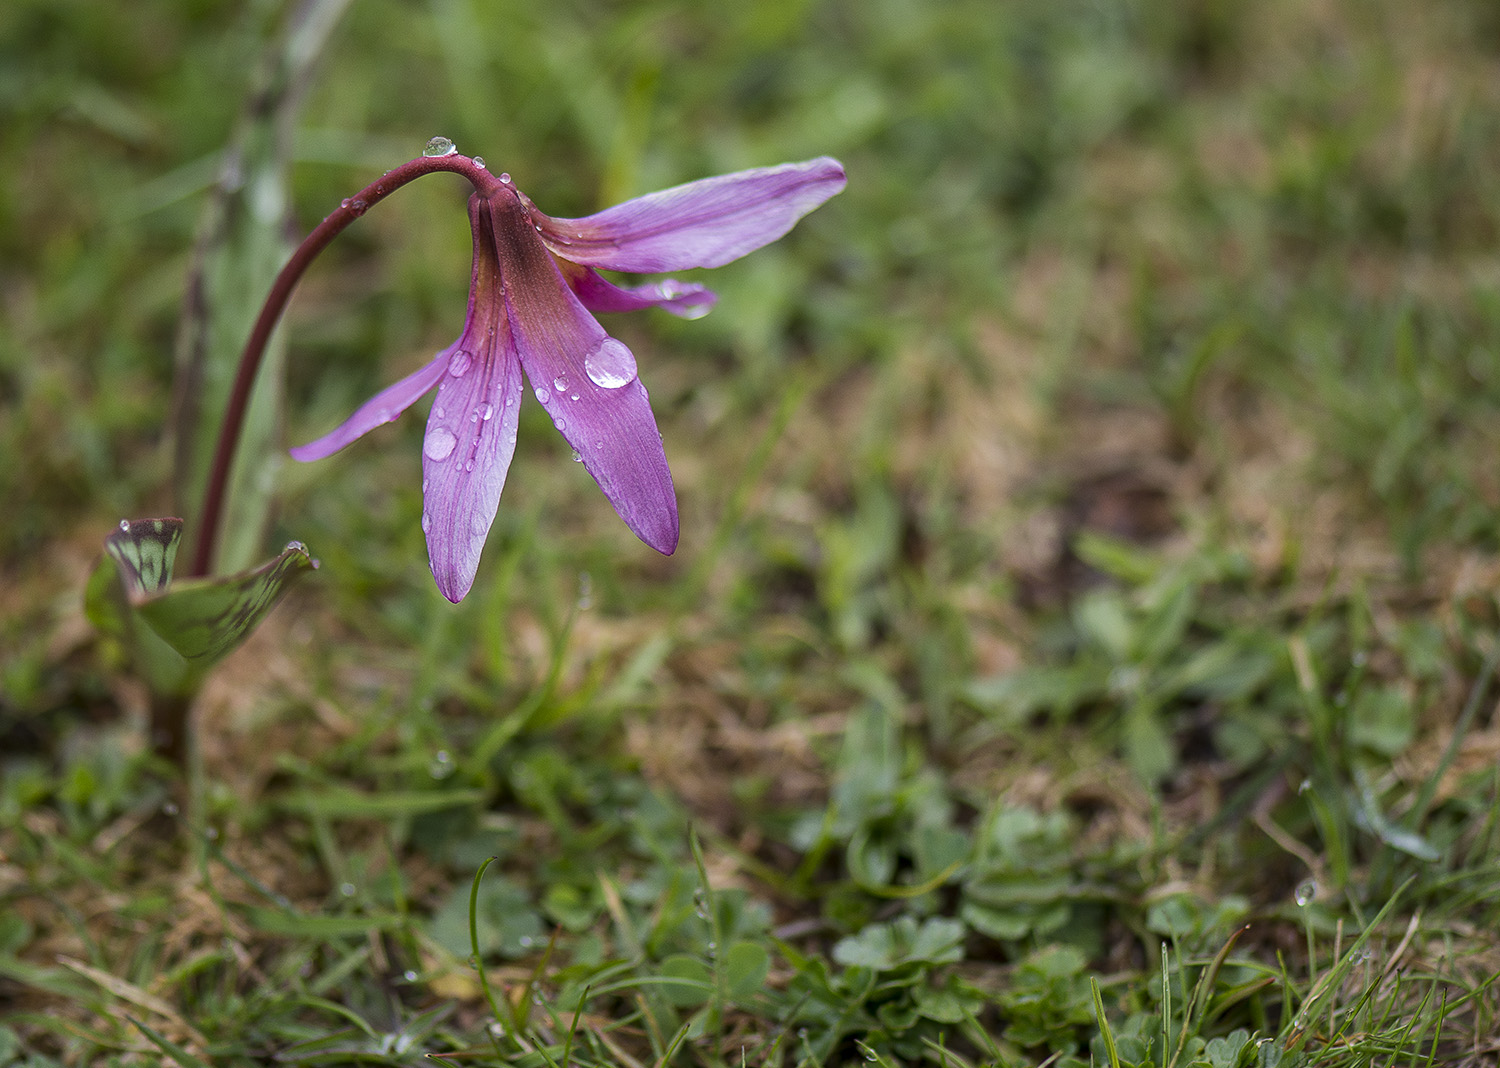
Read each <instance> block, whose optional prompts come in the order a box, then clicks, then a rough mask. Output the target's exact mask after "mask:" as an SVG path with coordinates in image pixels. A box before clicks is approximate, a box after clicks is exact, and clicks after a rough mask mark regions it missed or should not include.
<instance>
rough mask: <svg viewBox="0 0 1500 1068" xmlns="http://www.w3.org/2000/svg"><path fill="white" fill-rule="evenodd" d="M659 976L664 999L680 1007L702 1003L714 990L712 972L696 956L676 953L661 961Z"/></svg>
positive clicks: (687, 1007) (684, 1007)
mask: <svg viewBox="0 0 1500 1068" xmlns="http://www.w3.org/2000/svg"><path fill="white" fill-rule="evenodd" d="M659 974H660V975H661V977H662V978H663V979H665V980H668V982H665V983H663V984H662V993H663V994H664V995H665V997H666V999H667V1000H668V1001H669V1002H671V1003H672V1004H673V1005H676V1006H677V1007H678V1008H680V1009H690V1008H693V1007H694V1006H696V1005H702V1004H703V1003H704V1002H706V1001H707V1000H708V999H709V998H710V997H711V996H712V995H713V992H714V982H713V973H712V972H710V971H709V970H708V965H706V964H704V963H703V962H702V961H701V960H699V959H698V958H696V957H689V956H687V955H686V954H684V953H678V954H675V955H673V956H670V957H668V958H667V959H666V960H664V961H662V962H661V969H660V973H659Z"/></svg>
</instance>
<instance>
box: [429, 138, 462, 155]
mask: <svg viewBox="0 0 1500 1068" xmlns="http://www.w3.org/2000/svg"><path fill="white" fill-rule="evenodd" d="M457 151H458V146H457V145H455V144H454V143H453V142H452V141H451V140H449V139H448V138H446V137H434V138H433V139H432V140H431V141H428V142H427V147H425V148H424V149H422V155H424V156H451V155H453V153H455V152H457Z"/></svg>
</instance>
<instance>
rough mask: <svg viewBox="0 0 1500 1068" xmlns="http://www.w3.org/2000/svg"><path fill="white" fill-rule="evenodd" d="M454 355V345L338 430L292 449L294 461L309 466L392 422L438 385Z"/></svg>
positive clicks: (379, 395)
mask: <svg viewBox="0 0 1500 1068" xmlns="http://www.w3.org/2000/svg"><path fill="white" fill-rule="evenodd" d="M452 353H453V346H449V347H448V348H446V349H444V350H443V351H442V352H440V353H438V354H437V357H436V358H435V359H434V360H433V361H432V362H431V363H429V364H428V365H427V366H426V367H423V368H422V369H421V370H419V371H414V372H412V373H411V374H409V375H407V376H406V377H405V378H403V379H402V380H401V381H399V382H397V383H396V384H394V385H390V386H386V387H385V389H382V390H381V391H380V392H379V393H377V394H375V396H373V397H371V398H370V399H369V400H367V401H365V402H364V403H363V404H361V405H360V406H359V407H358V408H356V409H355V411H354V414H353V415H351V416H350V417H349V418H348V419H345V420H344V421H343V423H341V424H340V425H339V426H338V427H337V429H335V430H333V431H331V432H330V433H327V434H324V435H323V436H322V437H321V438H318V439H317V440H316V441H309V442H308V443H307V444H306V445H298V446H297V447H296V448H294V449H291V450H289V451H290V452H291V454H292V459H294V460H301V461H302V462H304V463H308V462H310V461H312V460H321V459H323V458H324V457H325V456H332V455H333V454H334V453H336V452H338V451H339V450H340V449H342V448H343V447H344V446H345V445H348V444H349V443H350V442H351V441H353V440H354V439H355V438H358V437H360V436H361V435H364V434H368V433H369V432H370V431H371V430H374V429H375V428H376V427H377V426H380V425H381V424H382V423H389V422H391V421H392V420H394V419H395V418H396V417H397V416H398V415H400V414H401V413H402V412H404V411H406V409H408V408H410V407H411V406H412V405H413V404H414V403H416V401H417V400H418V399H419V398H420V397H421V396H422V395H423V394H425V393H427V392H428V391H429V390H430V389H432V387H433V386H434V385H436V384H437V381H438V379H439V378H441V377H442V376H443V371H444V370H446V369H447V367H448V360H449V359H450V358H451V356H452Z"/></svg>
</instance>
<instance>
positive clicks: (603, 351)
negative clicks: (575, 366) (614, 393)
mask: <svg viewBox="0 0 1500 1068" xmlns="http://www.w3.org/2000/svg"><path fill="white" fill-rule="evenodd" d="M583 369H584V371H585V372H587V374H588V376H589V379H590V381H592V382H593V383H594V385H596V386H600V387H602V388H604V389H619V388H620V387H621V386H624V385H628V384H629V383H630V382H631V381H632V380H633V379H634V378H635V357H634V356H632V355H631V354H630V350H629V349H627V348H626V347H625V346H624V345H622V344H621V343H620V342H618V341H616V340H615V339H614V338H612V337H606V338H605V339H604V340H603V341H601V342H599V345H598V347H596V348H595V349H594V351H593V352H590V353H589V354H588V355H587V356H585V357H584V358H583Z"/></svg>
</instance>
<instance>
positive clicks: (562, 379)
mask: <svg viewBox="0 0 1500 1068" xmlns="http://www.w3.org/2000/svg"><path fill="white" fill-rule="evenodd" d="M552 388H553V389H555V390H557V392H559V393H566V392H568V374H567V372H566V371H564V372H563V373H562V374H560V375H558V376H557V377H556V378H554V379H553V380H552Z"/></svg>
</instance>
